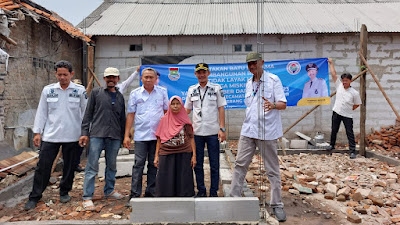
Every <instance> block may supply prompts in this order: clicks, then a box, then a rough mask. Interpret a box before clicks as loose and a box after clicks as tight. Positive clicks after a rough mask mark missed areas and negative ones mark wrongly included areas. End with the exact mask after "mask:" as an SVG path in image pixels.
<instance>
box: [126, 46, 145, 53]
mask: <svg viewBox="0 0 400 225" xmlns="http://www.w3.org/2000/svg"><path fill="white" fill-rule="evenodd" d="M129 51H131V52H133V51H143V45H130V46H129Z"/></svg>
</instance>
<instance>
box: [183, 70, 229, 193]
mask: <svg viewBox="0 0 400 225" xmlns="http://www.w3.org/2000/svg"><path fill="white" fill-rule="evenodd" d="M195 75H196V77H197V80H198V81H199V83H197V84H195V85H192V86H190V87H189V90H188V93H187V97H186V102H185V109H186V112H187V113H188V114H189V113H190V112H191V111H192V109H193V130H194V141H195V144H196V161H197V162H196V166H195V167H194V172H195V174H196V184H197V190H198V192H197V195H196V196H197V197H206V196H207V194H206V187H205V185H204V169H203V163H204V147H205V144H206V143H207V151H208V158H209V160H210V171H211V174H210V175H211V187H210V197H218V194H217V192H218V187H219V140H220V141H221V142H222V141H224V140H225V110H224V106H225V105H226V100H225V96H224V92H223V91H222V88H221V86H220V85H219V84H215V83H211V82H208V76H209V75H210V71H209V66H208V64H206V63H199V64H197V65H196V66H195Z"/></svg>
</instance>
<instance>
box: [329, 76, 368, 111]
mask: <svg viewBox="0 0 400 225" xmlns="http://www.w3.org/2000/svg"><path fill="white" fill-rule="evenodd" d="M335 86H336V101H335V104H334V105H333V111H334V112H336V113H337V114H339V115H341V116H344V117H347V118H353V111H354V110H353V106H354V105H361V104H362V102H361V98H360V94H358V91H356V89H354V88H353V87H349V88H347V90H346V89H344V86H343V83H342V81H341V80H340V79H337V80H336V82H335Z"/></svg>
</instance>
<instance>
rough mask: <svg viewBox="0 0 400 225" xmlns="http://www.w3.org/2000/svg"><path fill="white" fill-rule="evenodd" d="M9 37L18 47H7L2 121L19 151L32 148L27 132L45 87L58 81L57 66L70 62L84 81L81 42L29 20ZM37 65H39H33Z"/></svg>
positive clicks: (0, 105)
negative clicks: (7, 56) (7, 58)
mask: <svg viewBox="0 0 400 225" xmlns="http://www.w3.org/2000/svg"><path fill="white" fill-rule="evenodd" d="M10 38H12V39H13V40H15V41H16V42H17V43H18V45H17V46H13V45H9V44H5V45H4V47H3V48H2V49H4V50H5V51H6V52H7V53H8V54H9V55H10V59H9V61H8V72H7V74H6V75H5V76H3V77H0V83H1V85H4V88H3V89H1V91H2V92H1V93H0V98H1V103H0V120H1V123H2V125H3V127H4V137H5V141H6V142H7V143H8V144H9V145H11V146H14V148H15V149H17V150H18V149H20V148H24V147H28V146H29V141H30V140H29V139H28V129H29V128H32V127H33V122H34V117H35V113H36V108H37V105H38V103H39V99H40V94H41V91H42V89H43V87H44V86H46V85H48V84H50V83H54V82H57V80H56V77H55V73H54V67H53V66H54V63H55V62H57V61H59V60H61V59H63V60H67V61H70V62H71V63H72V65H73V68H74V71H75V77H76V78H80V79H82V41H81V40H78V39H74V38H72V37H70V36H69V35H68V34H66V33H65V32H63V31H61V30H59V29H58V28H56V27H54V26H53V25H51V24H49V23H48V22H46V21H45V20H40V23H37V22H35V21H33V20H32V19H31V18H30V17H28V16H27V17H26V19H25V20H24V21H18V22H16V26H15V27H13V28H11V34H10ZM34 62H37V65H34Z"/></svg>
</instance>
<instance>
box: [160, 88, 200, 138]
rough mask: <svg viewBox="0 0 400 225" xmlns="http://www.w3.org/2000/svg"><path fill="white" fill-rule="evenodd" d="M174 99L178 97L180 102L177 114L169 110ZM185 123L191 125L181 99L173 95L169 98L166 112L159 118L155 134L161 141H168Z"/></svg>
mask: <svg viewBox="0 0 400 225" xmlns="http://www.w3.org/2000/svg"><path fill="white" fill-rule="evenodd" d="M174 99H178V100H179V102H180V103H181V106H182V107H181V111H179V113H178V114H174V113H173V112H172V110H171V102H172V100H174ZM185 124H189V125H192V122H191V121H190V119H189V116H188V114H187V113H186V111H185V108H184V106H183V102H182V99H181V98H180V97H179V96H177V95H174V96H172V97H171V98H170V99H169V107H168V111H167V113H166V114H165V115H164V116H163V117H162V118H161V121H160V124H159V125H158V128H157V131H156V136H157V137H160V139H161V143H164V142H166V141H168V140H169V139H171V138H173V137H175V135H177V134H178V133H179V132H180V131H181V130H182V128H183V126H185Z"/></svg>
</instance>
